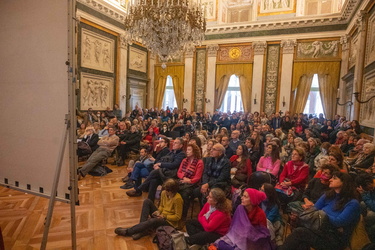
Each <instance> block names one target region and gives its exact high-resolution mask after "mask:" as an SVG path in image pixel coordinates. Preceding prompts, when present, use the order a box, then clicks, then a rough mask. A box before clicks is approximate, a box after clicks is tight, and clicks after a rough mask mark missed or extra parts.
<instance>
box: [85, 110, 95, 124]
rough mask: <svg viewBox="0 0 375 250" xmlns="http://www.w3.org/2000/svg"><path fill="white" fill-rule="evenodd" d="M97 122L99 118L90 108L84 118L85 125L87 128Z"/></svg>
mask: <svg viewBox="0 0 375 250" xmlns="http://www.w3.org/2000/svg"><path fill="white" fill-rule="evenodd" d="M97 121H98V117H97V116H96V115H95V113H94V112H93V110H92V108H89V109H88V110H87V112H86V113H85V114H84V116H83V123H84V124H85V126H87V125H91V124H93V123H94V122H97Z"/></svg>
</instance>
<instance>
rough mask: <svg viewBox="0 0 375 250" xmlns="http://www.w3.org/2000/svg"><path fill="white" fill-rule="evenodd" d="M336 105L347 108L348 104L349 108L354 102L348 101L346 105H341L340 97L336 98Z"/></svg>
mask: <svg viewBox="0 0 375 250" xmlns="http://www.w3.org/2000/svg"><path fill="white" fill-rule="evenodd" d="M336 104H337V105H339V106H345V105H347V104H348V105H349V106H352V105H353V102H352V101H347V102H344V103H340V97H336Z"/></svg>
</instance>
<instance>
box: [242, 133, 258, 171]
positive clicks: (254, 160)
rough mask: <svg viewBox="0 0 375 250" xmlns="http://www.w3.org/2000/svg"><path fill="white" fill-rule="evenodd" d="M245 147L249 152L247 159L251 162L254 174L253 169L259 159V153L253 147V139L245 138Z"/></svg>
mask: <svg viewBox="0 0 375 250" xmlns="http://www.w3.org/2000/svg"><path fill="white" fill-rule="evenodd" d="M245 145H246V147H247V151H248V152H249V158H250V160H251V165H252V168H253V172H255V168H256V166H257V164H258V161H259V159H260V151H259V150H257V149H256V148H255V147H254V145H255V140H254V139H253V138H250V137H248V138H246V140H245Z"/></svg>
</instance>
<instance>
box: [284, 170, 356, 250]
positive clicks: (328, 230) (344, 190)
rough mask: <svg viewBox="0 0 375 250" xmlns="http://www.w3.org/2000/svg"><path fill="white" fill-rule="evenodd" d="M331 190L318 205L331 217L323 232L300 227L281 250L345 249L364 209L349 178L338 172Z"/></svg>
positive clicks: (334, 176) (318, 207) (331, 184)
mask: <svg viewBox="0 0 375 250" xmlns="http://www.w3.org/2000/svg"><path fill="white" fill-rule="evenodd" d="M329 187H330V190H329V191H327V192H326V193H325V194H324V195H323V196H322V197H320V199H319V200H318V201H317V202H316V203H315V204H314V206H315V207H316V208H317V209H318V210H323V211H324V212H325V213H326V214H327V216H328V222H327V223H328V224H329V225H327V226H324V227H322V229H320V230H313V229H310V228H305V227H298V228H296V229H294V230H293V231H292V233H291V234H290V235H289V236H288V237H287V238H286V240H285V242H284V244H283V245H282V246H281V247H280V248H279V249H281V250H284V249H285V250H294V249H296V250H297V249H310V248H314V249H345V248H346V247H348V246H349V241H350V236H351V234H352V232H353V230H354V228H355V226H356V225H357V223H358V221H359V218H360V206H359V202H358V200H357V199H356V198H357V194H356V190H355V187H354V184H353V180H352V178H351V177H350V175H349V174H346V173H341V172H335V173H334V174H333V177H332V178H331V179H330V184H329Z"/></svg>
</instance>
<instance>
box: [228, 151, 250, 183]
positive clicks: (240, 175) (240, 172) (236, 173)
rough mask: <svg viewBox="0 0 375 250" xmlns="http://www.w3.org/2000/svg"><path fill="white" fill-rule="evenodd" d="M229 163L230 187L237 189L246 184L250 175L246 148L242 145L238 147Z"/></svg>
mask: <svg viewBox="0 0 375 250" xmlns="http://www.w3.org/2000/svg"><path fill="white" fill-rule="evenodd" d="M229 161H230V165H231V180H232V181H231V182H232V186H233V187H234V188H239V187H240V186H241V185H244V184H246V183H247V182H248V180H249V177H250V175H251V173H252V164H251V160H250V157H249V151H248V150H247V147H246V146H245V145H244V144H241V145H238V147H237V150H236V154H235V155H233V156H232V157H231V158H230V159H229Z"/></svg>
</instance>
